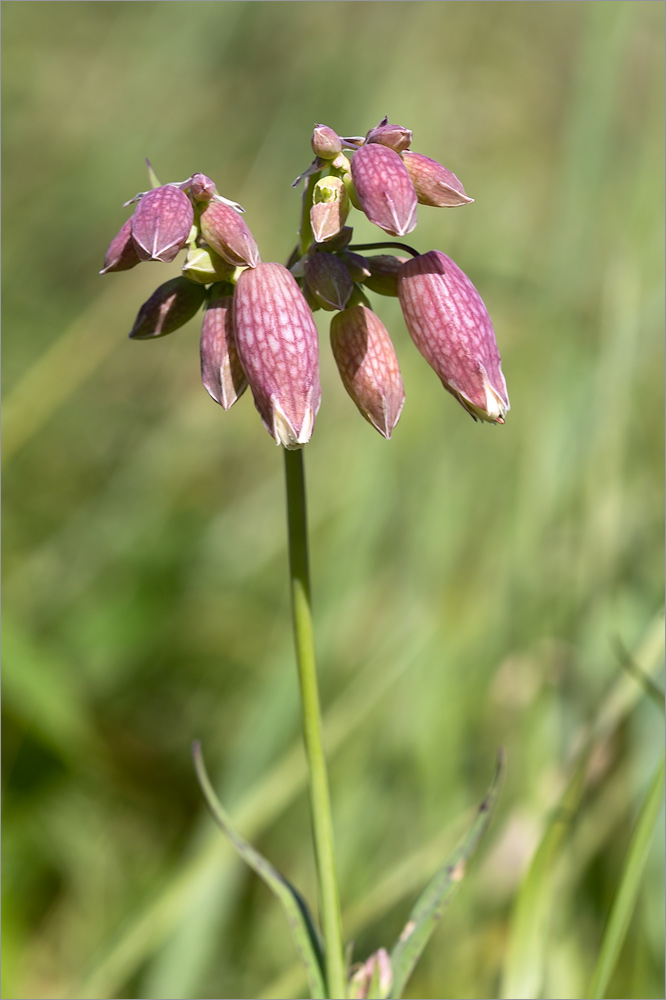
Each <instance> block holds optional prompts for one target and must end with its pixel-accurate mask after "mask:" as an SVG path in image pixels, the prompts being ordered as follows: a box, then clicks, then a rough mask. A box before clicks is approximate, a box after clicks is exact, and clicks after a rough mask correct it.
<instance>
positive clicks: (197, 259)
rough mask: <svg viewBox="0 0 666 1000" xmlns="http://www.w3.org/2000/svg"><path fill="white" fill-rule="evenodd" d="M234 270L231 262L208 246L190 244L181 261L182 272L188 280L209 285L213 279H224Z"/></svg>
mask: <svg viewBox="0 0 666 1000" xmlns="http://www.w3.org/2000/svg"><path fill="white" fill-rule="evenodd" d="M235 270H236V268H235V266H234V265H233V264H229V263H228V261H226V260H224V258H223V257H220V255H219V254H216V253H215V251H214V250H211V249H210V247H198V246H194V245H193V246H191V247H190V248H189V250H188V251H187V257H186V258H185V262H184V263H183V267H182V272H183V274H184V275H185V277H186V278H189V279H190V281H196V282H198V284H200V285H210V284H212V283H213V282H215V281H226V280H227V279H228V278H230V277H231V275H232V274H233V273H234V271H235Z"/></svg>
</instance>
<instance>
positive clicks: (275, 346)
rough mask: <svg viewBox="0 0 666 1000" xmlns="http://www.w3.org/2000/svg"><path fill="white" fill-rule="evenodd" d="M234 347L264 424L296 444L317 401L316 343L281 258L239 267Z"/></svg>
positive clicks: (308, 428) (308, 432)
mask: <svg viewBox="0 0 666 1000" xmlns="http://www.w3.org/2000/svg"><path fill="white" fill-rule="evenodd" d="M234 333H235V337H236V348H237V350H238V356H239V358H240V361H241V364H242V366H243V370H244V372H245V375H246V377H247V380H248V382H249V384H250V388H251V390H252V395H253V396H254V402H255V406H256V407H257V410H258V411H259V413H260V415H261V419H262V420H263V423H264V426H265V427H266V429H267V431H268V432H269V434H271V435H272V436H273V437H274V438H275V440H276V442H277V443H278V444H282V445H284V447H285V448H289V449H294V448H300V447H301V446H302V445H304V444H305V443H306V442H307V441H309V440H310V437H311V436H312V430H313V427H314V420H315V416H316V415H317V411H318V410H319V404H320V402H321V386H320V383H319V345H318V341H317V328H316V326H315V323H314V320H313V318H312V313H311V312H310V310H309V308H308V304H307V302H306V301H305V299H304V297H303V293H302V292H301V290H300V288H299V287H298V284H297V282H296V279H295V278H294V277H293V275H292V274H290V272H289V271H288V270H287V268H286V267H283V266H282V264H262V263H259V264H257V266H256V267H254V268H250V269H248V270H246V271H243V273H242V274H241V276H240V277H239V279H238V283H237V285H236V291H235V293H234Z"/></svg>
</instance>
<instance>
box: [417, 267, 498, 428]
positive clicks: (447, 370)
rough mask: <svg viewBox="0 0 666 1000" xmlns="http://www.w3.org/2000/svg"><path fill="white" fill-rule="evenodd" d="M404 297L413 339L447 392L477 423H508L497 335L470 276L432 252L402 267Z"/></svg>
mask: <svg viewBox="0 0 666 1000" xmlns="http://www.w3.org/2000/svg"><path fill="white" fill-rule="evenodd" d="M398 293H399V295H400V305H401V307H402V312H403V315H404V317H405V323H406V324H407V329H408V330H409V332H410V334H411V337H412V340H413V341H414V343H415V344H416V346H417V348H418V349H419V351H420V352H421V354H422V355H423V357H424V358H425V359H426V361H427V362H428V364H429V365H430V366H431V368H433V369H434V370H435V372H436V373H437V374H438V375H439V377H440V378H441V380H442V383H443V385H444V388H445V389H448V391H449V392H450V393H452V395H454V396H455V397H456V399H457V400H458V401H459V402H460V403H461V404H462V405H463V406H464V407H465V409H466V410H467V411H468V413H470V414H471V415H472V417H474V419H475V420H476V419H477V418H479V419H481V420H487V421H489V422H491V423H497V424H503V423H504V417H505V415H506V412H507V410H508V409H509V397H508V395H507V391H506V383H505V381H504V376H503V374H502V365H501V361H500V356H499V351H498V350H497V343H496V341H495V332H494V330H493V325H492V323H491V321H490V316H489V315H488V311H487V309H486V307H485V306H484V304H483V301H482V300H481V296H480V295H479V293H478V292H477V290H476V288H475V287H474V285H473V284H472V282H471V281H470V280H469V278H468V277H467V275H466V274H464V273H463V272H462V271H461V270H460V268H459V267H458V266H457V264H454V262H453V261H452V260H451V258H450V257H447V256H446V254H443V253H441V252H440V251H439V250H431V251H430V252H429V253H425V254H422V255H421V256H420V257H415V258H414V259H413V260H408V261H407V263H406V264H403V265H402V267H401V268H400V274H399V277H398Z"/></svg>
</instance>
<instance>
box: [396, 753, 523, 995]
mask: <svg viewBox="0 0 666 1000" xmlns="http://www.w3.org/2000/svg"><path fill="white" fill-rule="evenodd" d="M503 771H504V753H503V752H502V751H500V753H499V754H498V758H497V769H496V771H495V776H494V778H493V780H492V783H491V785H490V788H489V789H488V792H487V793H486V797H485V798H484V800H483V802H482V803H481V805H480V806H479V809H478V812H477V816H476V819H475V820H474V823H473V824H472V826H471V828H470V830H469V832H468V833H467V836H466V837H465V839H464V840H463V842H462V844H461V845H460V847H459V848H458V849H457V850H456V851H454V853H453V854H452V856H451V857H450V858H449V860H448V861H447V863H446V864H445V865H444V866H443V867H442V868H440V870H439V871H438V872H437V873H436V875H435V876H434V878H433V879H432V880H431V881H430V883H429V884H428V885H427V886H426V888H425V890H424V892H423V893H422V894H421V896H420V897H419V899H418V900H417V902H416V905H415V906H414V908H413V909H412V912H411V913H410V915H409V920H408V921H407V924H406V925H405V928H404V930H403V932H402V934H401V935H400V938H399V940H398V942H397V943H396V945H395V946H394V948H393V950H392V951H391V969H392V972H393V984H392V987H391V992H390V996H391V997H394V998H397V997H400V996H401V995H402V991H403V989H404V988H405V985H406V983H407V980H408V979H409V977H410V975H411V974H412V972H413V970H414V967H415V965H416V963H417V962H418V960H419V958H420V957H421V954H422V953H423V949H424V948H425V946H426V945H427V943H428V941H429V940H430V937H431V936H432V933H433V931H434V930H435V927H436V926H437V924H438V922H439V920H440V918H441V916H442V913H443V912H444V908H445V906H446V905H447V904H448V903H449V902H450V901H451V900H452V899H453V896H454V895H455V893H456V892H457V890H458V887H459V885H460V882H461V881H462V879H463V877H464V875H465V871H466V868H467V863H468V861H469V860H470V858H471V856H472V854H473V853H474V851H475V850H476V848H477V846H478V843H479V841H480V840H481V837H482V836H483V834H484V832H485V830H486V828H487V826H488V823H489V822H490V817H491V815H492V811H493V808H494V806H495V803H496V801H497V796H498V795H499V790H500V782H501V778H502V773H503Z"/></svg>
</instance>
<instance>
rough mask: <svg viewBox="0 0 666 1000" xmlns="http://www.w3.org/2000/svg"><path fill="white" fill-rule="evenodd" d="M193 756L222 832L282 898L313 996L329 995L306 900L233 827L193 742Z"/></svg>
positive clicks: (318, 941) (208, 801) (322, 961)
mask: <svg viewBox="0 0 666 1000" xmlns="http://www.w3.org/2000/svg"><path fill="white" fill-rule="evenodd" d="M192 756H193V758H194V768H195V770H196V773H197V778H198V779H199V784H200V785H201V790H202V791H203V794H204V798H205V799H206V804H207V805H208V808H209V809H210V811H211V814H212V816H213V819H214V820H215V822H216V823H217V825H218V826H219V827H220V829H221V830H222V832H223V833H224V834H226V836H227V837H228V839H229V840H230V841H231V843H232V844H233V846H234V847H235V848H236V851H237V852H238V853H239V854H240V856H241V857H242V858H243V860H244V861H245V863H246V864H248V865H249V866H250V868H252V869H253V870H254V871H255V872H256V873H257V875H258V876H259V877H260V878H261V879H263V881H264V882H265V883H266V885H267V886H268V888H269V889H270V890H271V891H272V892H273V893H274V894H275V895H276V896H277V898H278V899H279V901H280V903H281V904H282V908H283V910H284V912H285V916H286V918H287V922H288V924H289V927H290V929H291V933H292V936H293V938H294V943H295V944H296V948H297V950H298V953H299V955H300V957H301V961H302V962H303V965H304V966H305V969H306V973H307V977H308V982H309V984H310V989H311V991H312V996H313V998H315V1000H324V998H325V997H326V995H327V991H326V987H325V985H324V971H323V969H324V956H323V952H322V946H321V941H320V940H319V934H318V932H317V929H316V927H315V925H314V921H313V920H312V916H311V915H310V910H309V908H308V905H307V903H306V902H305V900H304V899H303V897H302V896H301V894H300V893H299V892H298V891H297V890H296V889H295V888H294V886H293V885H291V883H290V882H289V881H288V880H287V879H286V878H285V877H284V875H282V874H280V872H279V871H278V870H277V868H275V867H274V866H273V865H272V864H271V863H270V861H268V860H267V859H266V858H265V857H264V856H263V855H262V854H260V853H259V851H257V850H256V849H255V848H254V847H252V845H251V844H249V843H248V842H247V840H245V839H244V838H243V837H242V836H241V835H240V834H239V833H238V831H237V830H235V829H234V827H233V826H232V824H231V820H230V819H229V816H228V815H227V813H226V811H225V809H224V808H223V806H222V804H221V803H220V801H219V799H218V798H217V795H216V794H215V789H214V788H213V786H212V784H211V782H210V779H209V777H208V773H207V771H206V766H205V764H204V760H203V755H202V753H201V745H200V744H199V743H195V744H194V746H193V748H192Z"/></svg>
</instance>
